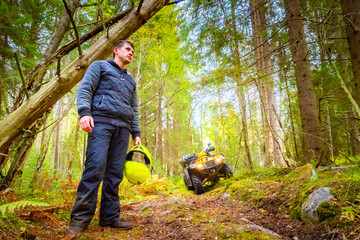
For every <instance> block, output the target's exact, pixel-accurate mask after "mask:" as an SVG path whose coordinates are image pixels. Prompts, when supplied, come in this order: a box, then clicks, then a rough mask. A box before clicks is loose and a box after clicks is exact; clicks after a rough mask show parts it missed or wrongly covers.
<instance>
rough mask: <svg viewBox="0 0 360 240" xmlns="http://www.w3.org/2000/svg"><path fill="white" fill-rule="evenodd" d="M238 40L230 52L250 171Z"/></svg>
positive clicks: (232, 21) (233, 18) (235, 31)
mask: <svg viewBox="0 0 360 240" xmlns="http://www.w3.org/2000/svg"><path fill="white" fill-rule="evenodd" d="M235 19H236V18H235V6H234V2H231V28H232V31H233V35H234V36H235V34H236V33H237V29H236V20H235ZM238 41H239V40H238V39H236V38H234V40H233V44H234V46H232V52H233V56H234V65H235V66H236V67H237V68H239V69H238V71H236V73H235V78H236V83H237V84H236V85H237V87H236V95H237V97H238V101H239V106H240V115H241V125H242V132H243V137H244V145H245V152H246V165H247V166H248V167H249V168H250V169H252V168H253V165H254V164H253V161H252V158H251V152H250V147H249V135H248V126H247V121H246V100H245V95H244V87H243V85H242V84H243V83H242V79H241V71H240V67H241V63H240V52H239V42H238Z"/></svg>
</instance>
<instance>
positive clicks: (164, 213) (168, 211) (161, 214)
mask: <svg viewBox="0 0 360 240" xmlns="http://www.w3.org/2000/svg"><path fill="white" fill-rule="evenodd" d="M170 213H171V211H170V210H166V211H163V212H162V213H160V216H165V215H168V214H170Z"/></svg>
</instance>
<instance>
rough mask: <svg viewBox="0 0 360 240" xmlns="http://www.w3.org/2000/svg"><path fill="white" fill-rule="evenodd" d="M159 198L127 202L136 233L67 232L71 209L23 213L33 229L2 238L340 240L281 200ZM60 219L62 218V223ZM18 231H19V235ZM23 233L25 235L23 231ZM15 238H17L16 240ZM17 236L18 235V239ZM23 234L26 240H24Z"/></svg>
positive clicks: (0, 234) (107, 230) (108, 230)
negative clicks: (290, 211)
mask: <svg viewBox="0 0 360 240" xmlns="http://www.w3.org/2000/svg"><path fill="white" fill-rule="evenodd" d="M211 195H212V194H211V193H210V194H208V195H190V194H185V195H184V194H180V195H179V194H176V195H172V194H159V195H154V196H152V197H151V198H149V199H143V200H141V201H139V202H134V203H131V204H122V213H121V216H122V218H123V219H124V220H126V221H130V222H132V223H133V224H134V228H133V229H130V230H118V229H112V228H103V227H100V226H98V217H97V215H96V216H95V217H94V219H93V221H92V223H91V224H90V226H89V228H88V229H87V230H86V231H85V233H82V234H78V235H75V236H69V235H67V234H65V230H66V228H67V222H66V221H62V220H61V218H59V216H56V212H58V211H59V210H61V211H64V213H67V214H69V211H70V210H71V206H70V205H66V206H62V207H60V208H56V209H55V211H54V212H53V213H51V212H52V210H50V211H49V210H46V209H45V211H37V210H36V211H32V212H31V213H30V214H24V215H21V214H19V215H20V216H21V217H22V218H23V220H25V221H31V222H32V227H31V228H30V227H29V226H27V227H26V229H25V227H20V228H19V229H17V230H12V231H13V233H12V234H11V231H10V232H7V233H6V232H0V237H1V239H7V240H12V239H39V240H40V239H54V240H55V239H73V240H74V239H79V240H80V239H141V240H144V239H159V240H161V239H164V240H165V239H192V240H197V239H294V240H300V239H304V240H311V239H314V240H315V239H340V238H336V237H334V236H333V238H332V236H331V235H327V232H326V231H324V230H319V229H318V228H316V227H310V226H306V225H304V224H303V223H301V222H300V221H296V220H291V219H290V217H289V216H288V215H286V214H284V213H281V212H279V211H278V210H277V209H278V204H277V203H276V202H273V203H271V202H269V203H268V204H267V206H266V209H257V208H254V207H252V206H251V205H250V204H246V203H241V202H238V201H236V200H231V199H230V198H227V197H226V196H224V195H222V196H211ZM59 219H60V220H59ZM14 231H16V233H14ZM21 231H22V233H21V235H19V232H21ZM11 235H12V236H11ZM15 236H17V237H15ZM19 236H20V238H19Z"/></svg>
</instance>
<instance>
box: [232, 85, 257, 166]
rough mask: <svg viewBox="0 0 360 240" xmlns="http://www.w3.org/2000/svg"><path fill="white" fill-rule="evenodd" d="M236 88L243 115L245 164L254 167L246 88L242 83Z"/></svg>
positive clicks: (241, 114)
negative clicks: (250, 143) (250, 145)
mask: <svg viewBox="0 0 360 240" xmlns="http://www.w3.org/2000/svg"><path fill="white" fill-rule="evenodd" d="M237 85H238V86H237V88H236V95H237V97H238V101H239V106H240V116H241V125H242V134H243V137H244V145H245V153H246V159H247V161H246V162H245V165H246V166H247V167H249V168H250V169H252V168H253V167H254V166H253V162H252V159H251V152H250V147H249V134H248V127H247V121H246V101H245V95H244V89H243V86H242V85H241V84H239V83H238V84H237Z"/></svg>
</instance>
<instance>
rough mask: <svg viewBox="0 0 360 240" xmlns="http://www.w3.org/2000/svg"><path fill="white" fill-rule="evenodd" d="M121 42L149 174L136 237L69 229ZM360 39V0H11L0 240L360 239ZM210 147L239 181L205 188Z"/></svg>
mask: <svg viewBox="0 0 360 240" xmlns="http://www.w3.org/2000/svg"><path fill="white" fill-rule="evenodd" d="M122 39H126V40H128V41H131V42H132V43H133V44H134V46H135V49H134V50H135V54H134V60H133V62H132V63H131V64H129V65H128V67H127V71H128V73H129V74H131V75H132V76H133V78H134V80H135V82H136V86H137V94H138V101H139V121H140V127H141V141H142V145H143V146H146V148H147V149H148V150H149V152H150V153H151V157H152V163H153V169H152V171H151V177H150V178H149V179H147V180H146V181H145V182H144V183H142V184H139V185H136V184H132V183H131V182H129V181H128V180H127V179H126V178H125V179H124V181H123V182H122V183H121V184H120V187H119V196H120V203H121V217H122V218H125V219H127V220H129V221H131V222H132V223H133V224H134V225H135V227H134V228H133V229H132V230H128V231H118V230H115V229H111V228H102V227H100V226H99V224H98V220H99V216H98V215H99V214H98V210H99V209H98V208H99V207H98V208H97V211H96V214H95V216H94V218H93V220H92V222H91V224H90V226H89V228H88V230H86V232H85V233H82V234H80V235H78V236H75V237H74V236H67V235H66V234H65V230H66V228H67V227H68V224H69V220H70V212H71V209H72V206H73V204H74V202H75V199H76V190H77V186H78V184H79V181H80V179H81V176H82V173H83V170H84V166H85V161H86V146H87V136H88V134H87V133H86V132H85V131H83V130H82V129H81V128H80V124H79V115H78V110H77V106H76V97H77V92H78V87H79V83H80V82H81V80H82V78H83V76H84V74H85V72H86V70H87V68H88V66H89V65H90V64H91V63H92V62H94V61H97V60H105V59H112V57H113V55H112V53H113V47H114V44H115V43H116V42H118V41H119V40H122ZM359 46H360V1H358V0H61V1H60V0H53V1H46V0H1V3H0V238H1V239H9V240H11V239H294V240H297V239H305V240H308V239H360V194H359V192H360V168H359V166H360V165H359V164H360V158H359V157H360V122H359V120H360V107H359V106H360V47H359ZM209 143H211V144H212V146H214V147H215V152H218V153H221V154H223V156H225V157H226V159H225V160H226V163H227V164H228V166H229V168H231V171H232V173H233V176H231V177H230V178H227V177H226V178H224V179H221V180H220V181H215V180H214V181H212V182H211V184H209V186H206V187H205V190H204V192H205V193H204V194H200V195H197V194H195V193H196V191H195V193H194V191H190V190H188V186H187V185H186V180H185V175H186V174H184V169H183V166H182V165H181V164H180V163H179V160H180V159H181V158H182V157H183V156H185V155H188V154H197V153H200V152H202V151H203V150H204V149H205V148H206V147H207V146H208V144H209ZM132 147H133V145H132V143H131V141H130V145H129V149H130V148H132ZM195 188H196V187H195ZM195 190H197V189H195ZM318 192H326V193H327V195H326V194H325V195H326V197H324V196H323V197H324V199H323V200H322V201H320V202H317V203H316V204H315V205H316V208H315V209H312V210H311V216H309V214H307V213H306V210H305V209H306V207H307V205H309V204H310V205H311V203H309V201H310V200H311V199H312V198H313V197H314V196H315V195H316V194H317V193H318ZM100 195H101V191H99V198H98V206H99V203H100Z"/></svg>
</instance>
